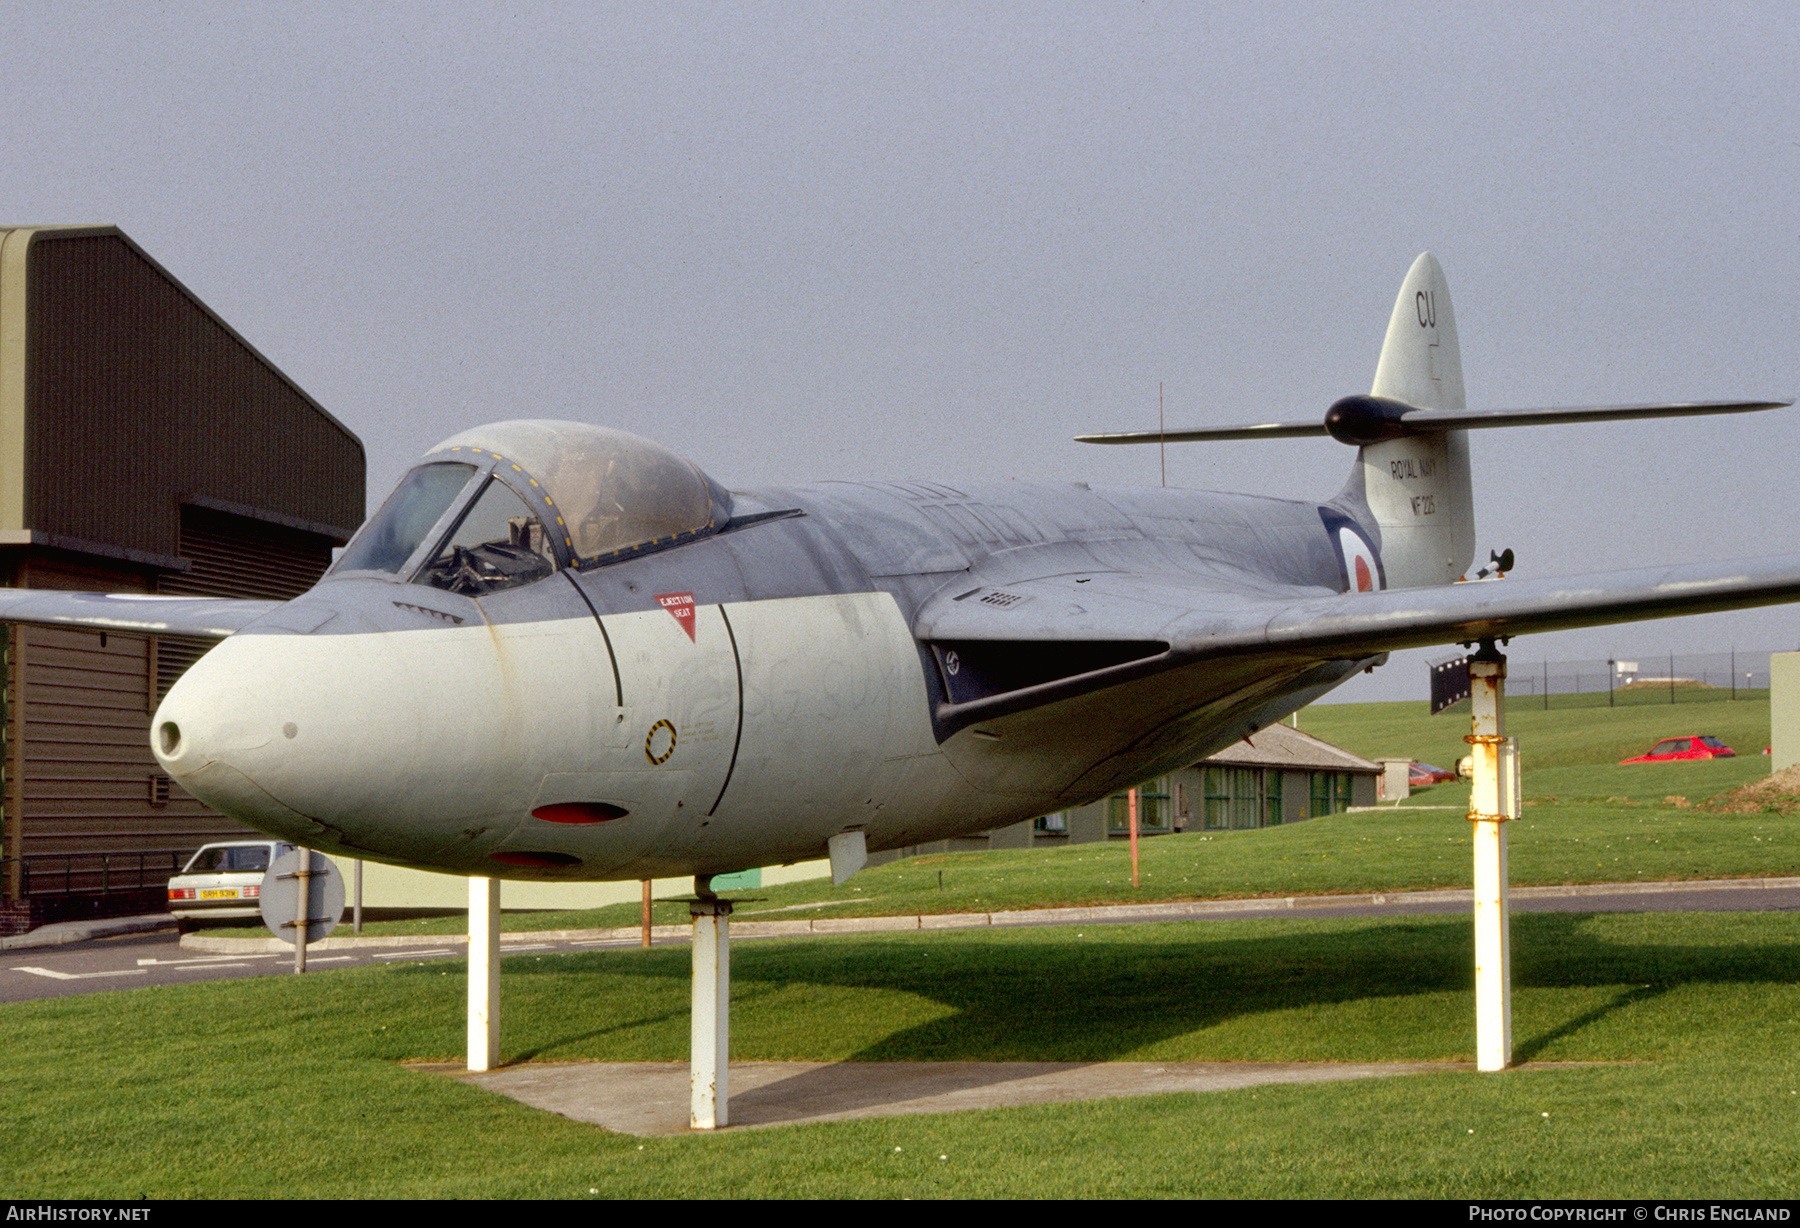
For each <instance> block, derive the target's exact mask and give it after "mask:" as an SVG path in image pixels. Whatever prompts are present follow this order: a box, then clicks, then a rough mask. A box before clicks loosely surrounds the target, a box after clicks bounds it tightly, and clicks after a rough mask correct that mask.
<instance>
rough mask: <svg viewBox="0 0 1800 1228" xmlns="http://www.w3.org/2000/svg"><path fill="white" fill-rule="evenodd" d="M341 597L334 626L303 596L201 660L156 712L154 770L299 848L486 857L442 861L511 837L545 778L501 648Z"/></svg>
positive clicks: (424, 861) (457, 629)
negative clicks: (383, 615) (387, 625)
mask: <svg viewBox="0 0 1800 1228" xmlns="http://www.w3.org/2000/svg"><path fill="white" fill-rule="evenodd" d="M331 596H334V597H337V600H338V603H339V606H340V607H341V608H338V609H336V610H335V611H334V612H330V613H325V614H324V617H317V615H318V614H319V613H323V612H324V611H326V610H327V609H329V607H328V606H326V605H323V604H322V603H321V602H320V599H318V598H308V599H302V601H303V602H304V603H306V609H305V610H304V611H303V610H300V609H299V608H297V606H296V607H284V610H289V611H290V613H289V614H287V615H285V616H284V617H285V621H282V622H272V623H259V624H255V625H253V626H251V627H248V628H246V629H245V630H243V631H241V632H239V633H238V634H236V635H234V636H231V637H230V638H229V639H227V640H225V641H224V642H222V643H221V644H219V645H218V646H217V647H216V648H214V649H213V650H212V651H211V652H209V653H207V654H206V655H205V656H203V657H202V658H200V660H199V661H197V662H195V663H194V665H193V666H192V667H191V668H189V670H188V671H187V672H186V673H185V674H183V675H182V676H181V678H180V679H179V680H178V681H177V682H176V683H175V685H174V686H173V687H171V688H170V689H169V693H168V695H167V697H165V698H164V700H163V702H162V705H161V707H159V708H158V709H157V713H156V716H155V718H154V720H153V722H152V725H151V732H150V740H151V749H152V750H153V751H154V753H155V755H156V758H157V760H158V761H159V762H160V763H161V764H162V767H163V769H164V770H165V771H166V772H168V774H169V776H170V777H171V778H172V779H174V780H175V781H176V782H177V783H179V784H180V786H181V787H182V788H183V789H185V790H186V791H187V792H188V793H190V794H192V795H193V796H194V797H195V798H197V799H199V800H200V801H201V802H203V803H205V804H206V805H207V806H210V807H212V808H213V809H215V810H218V811H220V812H221V813H223V814H227V815H230V816H231V817H232V818H234V819H237V820H239V821H240V822H243V823H247V824H249V825H250V826H252V827H256V828H259V829H260V830H262V831H266V832H269V833H271V834H274V835H279V836H283V837H285V838H288V839H291V840H294V841H295V842H296V843H301V844H306V845H309V846H311V847H314V848H332V847H344V848H347V849H350V850H353V851H355V852H358V853H361V854H364V855H369V856H374V857H379V858H382V859H386V860H392V861H401V862H414V863H417V864H421V865H447V864H456V865H461V864H462V862H463V861H464V860H470V859H473V858H476V857H485V855H486V854H485V852H484V851H483V852H479V853H476V852H469V853H468V854H467V856H466V857H465V856H464V855H463V854H462V853H456V854H454V855H451V854H446V852H445V850H446V849H457V850H462V849H470V848H480V849H485V848H486V847H487V845H489V844H491V843H493V842H496V841H498V840H500V839H501V838H503V837H504V836H505V835H506V834H507V833H508V832H510V831H511V830H512V828H513V827H516V826H517V825H518V824H519V823H520V822H521V821H522V820H523V817H524V815H525V814H526V813H527V812H528V811H529V802H530V798H531V792H532V790H533V789H534V788H535V787H536V785H537V782H538V781H540V780H541V779H542V777H543V771H544V769H543V766H542V764H541V763H538V762H537V756H536V755H535V754H534V753H533V751H534V747H535V746H536V743H535V742H532V741H529V740H527V741H524V742H522V741H521V739H522V738H524V737H526V735H524V734H522V733H521V732H520V730H519V728H518V722H517V721H516V720H515V719H514V717H515V715H516V713H517V710H518V706H517V705H516V704H513V703H509V702H508V701H507V699H506V698H505V696H506V694H507V684H508V679H509V677H510V674H509V672H508V670H507V669H506V668H504V667H503V663H502V659H501V655H500V654H499V653H498V652H497V651H496V648H495V644H494V639H493V637H492V636H491V635H490V634H489V632H488V629H487V628H486V627H485V625H482V624H479V623H476V624H474V625H469V626H463V625H456V624H448V625H445V624H444V623H443V622H442V620H434V621H433V622H432V623H431V624H428V625H427V626H425V627H424V628H423V629H418V630H402V631H391V630H385V629H382V628H381V626H380V625H379V624H378V623H375V622H374V620H375V619H376V618H377V617H378V615H379V614H380V610H379V607H378V606H376V605H375V603H373V602H371V603H369V607H368V608H365V607H364V606H361V605H358V604H357V600H358V595H357V594H355V593H349V594H346V595H343V596H338V595H336V594H332V595H331ZM378 596H379V597H380V600H381V604H391V600H390V599H391V594H389V593H387V592H385V591H384V592H382V593H380V594H378ZM370 610H372V611H373V612H370ZM278 613H279V612H278ZM303 614H305V615H306V616H305V617H302V615H303ZM326 622H329V623H330V625H329V626H328V627H326V626H324V624H325V623H326ZM315 624H316V625H315ZM320 628H322V629H320ZM539 706H540V707H542V706H543V705H539ZM539 741H541V739H540V740H539ZM534 773H535V774H534ZM447 856H448V857H449V861H448V862H447V861H446V857H447ZM459 859H460V860H459Z"/></svg>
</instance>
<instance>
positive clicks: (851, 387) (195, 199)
mask: <svg viewBox="0 0 1800 1228" xmlns="http://www.w3.org/2000/svg"><path fill="white" fill-rule="evenodd" d="M0 36H3V37H4V39H5V45H6V46H7V48H8V56H7V60H8V64H7V71H6V72H5V73H4V74H3V75H0V106H3V107H4V109H5V111H6V113H7V114H8V116H9V118H10V121H11V122H10V124H9V130H8V138H7V141H6V146H7V150H8V153H9V156H10V162H11V171H10V173H9V174H8V175H7V176H6V179H5V182H4V185H0V199H4V201H5V206H4V210H3V211H0V222H4V223H9V224H16V225H32V224H52V223H74V222H81V223H87V222H95V223H113V224H116V225H118V226H119V227H120V228H121V229H123V230H124V231H125V233H127V234H128V235H130V236H131V237H132V239H133V240H135V241H136V242H137V243H138V244H139V245H140V246H142V247H143V248H144V249H145V250H146V251H148V252H149V253H150V255H151V256H153V257H154V258H155V259H156V260H158V261H159V262H160V263H161V264H163V266H164V267H165V268H167V269H168V270H169V271H170V272H171V273H172V274H173V275H174V276H175V277H177V278H179V279H180V280H181V281H182V282H183V283H184V284H186V285H187V286H188V287H189V288H190V289H191V290H193V291H194V292H195V293H196V294H198V295H199V296H200V297H201V298H202V299H203V300H205V301H206V302H207V303H208V304H209V305H210V306H212V307H213V309H214V310H216V311H217V312H218V313H219V314H220V315H221V316H222V317H223V318H224V319H225V320H226V321H228V322H229V323H230V324H231V325H232V326H233V327H234V328H236V329H237V330H238V331H239V332H240V333H241V334H243V335H244V336H245V337H246V338H247V339H248V340H249V341H250V342H251V344H253V345H255V346H256V347H257V348H258V349H260V350H261V351H262V352H263V353H264V354H265V355H267V356H268V357H269V358H270V359H271V360H272V361H273V362H275V364H276V365H277V366H279V367H280V368H281V369H282V370H283V371H285V372H286V373H287V374H288V375H289V376H290V377H291V378H292V379H293V380H294V381H295V382H296V383H297V384H299V385H300V386H301V387H302V388H304V389H306V390H307V392H309V393H310V394H311V395H312V396H313V397H314V398H315V399H316V400H318V401H319V402H320V403H321V404H322V405H324V406H325V408H326V409H328V410H329V411H330V412H331V413H332V414H333V415H335V416H336V417H337V418H338V419H339V420H340V421H342V422H343V423H344V424H345V425H347V426H348V427H350V428H351V429H352V430H353V431H355V432H356V433H357V434H358V435H360V436H361V438H362V439H363V442H364V445H365V447H366V449H367V452H368V459H369V483H370V496H371V505H373V504H374V503H376V502H379V500H380V499H381V498H382V497H383V496H384V495H385V493H386V491H387V489H388V488H389V487H391V486H392V484H393V483H394V482H395V481H396V480H397V479H398V477H399V476H400V474H401V473H403V472H404V471H405V469H406V468H407V467H408V466H409V465H410V464H411V463H412V462H413V460H414V459H416V458H417V457H418V456H419V455H420V454H421V453H423V452H425V451H427V450H428V449H429V448H430V447H431V445H432V444H434V443H435V442H436V441H438V440H439V439H442V438H444V437H446V436H448V435H450V434H453V433H455V432H456V431H459V430H462V429H464V428H467V427H470V426H475V425H478V424H480V423H482V422H487V421H494V420H497V419H504V418H517V417H554V418H571V419H576V420H581V421H590V422H597V423H601V424H605V425H609V426H617V427H622V428H624V429H627V430H631V431H634V432H636V433H638V434H641V435H646V436H649V437H651V438H654V439H657V440H659V441H661V442H663V443H665V444H667V445H668V446H670V447H672V448H674V449H675V450H676V451H678V452H681V453H683V454H685V455H687V456H688V457H689V458H691V459H692V460H694V461H695V462H696V463H697V464H699V465H700V466H701V467H702V468H704V469H705V470H707V472H709V473H710V474H711V475H712V476H713V477H714V478H716V479H718V480H719V481H720V482H722V483H723V484H725V485H726V486H728V487H734V488H747V487H755V486H759V485H764V484H789V483H799V482H806V481H814V480H823V479H832V478H851V479H879V478H937V479H941V480H951V481H954V480H957V479H962V480H981V481H986V480H1019V481H1032V480H1047V481H1070V480H1083V481H1088V482H1091V483H1093V484H1094V485H1097V486H1100V485H1130V484H1152V485H1153V484H1156V483H1157V482H1158V481H1160V480H1161V476H1160V470H1159V462H1158V455H1157V450H1156V449H1155V448H1142V449H1135V448H1095V447H1091V446H1085V445H1080V444H1076V443H1074V442H1072V440H1071V437H1072V436H1073V435H1075V434H1078V433H1081V432H1083V431H1093V430H1122V429H1143V428H1149V427H1153V426H1155V424H1156V420H1157V410H1158V400H1159V396H1160V398H1161V400H1162V403H1163V405H1164V407H1165V413H1166V415H1167V421H1168V423H1169V425H1170V426H1171V427H1175V426H1180V425H1193V426H1203V425H1215V424H1224V423H1235V422H1250V421H1265V420H1270V419H1283V420H1290V419H1291V420H1300V419H1307V418H1312V417H1315V416H1322V415H1323V413H1324V410H1325V408H1326V407H1327V406H1328V405H1330V403H1331V402H1332V401H1334V400H1336V399H1337V398H1338V397H1341V396H1344V395H1347V394H1349V393H1353V392H1361V391H1367V389H1368V387H1369V383H1370V380H1371V379H1372V377H1373V374H1374V367H1375V359H1376V355H1377V353H1378V351H1379V347H1380V343H1381V338H1382V334H1383V331H1384V329H1385V326H1386V322H1387V317H1388V313H1389V311H1390V310H1391V308H1392V305H1393V301H1394V295H1395V292H1396V290H1397V289H1398V287H1399V284H1400V280H1401V278H1402V276H1403V275H1404V274H1405V272H1406V269H1407V267H1408V265H1409V264H1410V263H1411V261H1412V259H1413V257H1414V256H1416V255H1417V254H1418V253H1419V252H1420V251H1424V250H1430V251H1432V252H1434V253H1435V254H1436V255H1437V257H1438V258H1439V260H1440V261H1441V262H1442V263H1443V265H1444V268H1445V271H1446V273H1447V275H1448V279H1449V283H1450V286H1451V290H1452V293H1453V295H1454V299H1455V305H1456V314H1457V322H1458V327H1459V330H1460V334H1461V339H1462V347H1463V366H1464V372H1465V378H1466V383H1467V387H1468V394H1469V402H1470V404H1471V405H1472V406H1477V407H1511V406H1528V405H1559V404H1563V405H1587V404H1604V403H1611V402H1631V401H1658V400H1689V399H1725V398H1759V397H1769V398H1787V397H1792V396H1796V395H1800V356H1797V355H1796V353H1795V342H1796V339H1797V338H1800V298H1797V294H1800V242H1797V238H1800V216H1797V213H1796V206H1795V201H1796V199H1800V173H1797V172H1800V108H1796V107H1795V106H1794V92H1793V91H1794V81H1795V71H1796V68H1797V67H1800V22H1796V21H1795V20H1794V18H1793V14H1792V10H1791V8H1787V7H1784V6H1782V5H1778V4H1773V3H1768V4H1763V3H1752V4H1710V5H1698V4H1596V3H1582V4H1529V3H1528V4H1523V5H1520V6H1517V7H1516V8H1515V9H1513V10H1511V11H1509V12H1507V13H1505V14H1499V13H1496V12H1490V11H1464V8H1463V6H1454V5H1446V4H1409V3H1384V4H1379V5H1377V4H1348V3H1346V4H1331V3H1317V2H1315V3H1305V4H1280V3H1268V2H1264V3H1255V4H1229V3H1227V4H1215V5H1194V4H1181V3H1176V4H1161V3H1116V4H1107V3H1099V4H1058V3H1033V4H1015V3H1003V2H1002V3H982V4H977V3H966V4H954V3H942V4H907V3H890V4H881V5H863V4H856V3H847V2H843V0H839V2H835V3H829V4H807V3H799V2H794V0H788V2H784V3H781V4H757V3H742V4H731V5H721V4H705V3H690V4H681V3H669V2H667V0H662V2H660V3H648V4H638V3H616V4H612V3H609V4H590V3H583V4H550V3H536V4H534V3H519V4H506V5H499V4H494V3H492V2H491V0H488V2H483V3H461V2H458V0H438V2H435V3H432V4H429V5H427V4H382V3H370V2H369V0H358V2H357V3H355V4H336V3H309V2H308V0H289V2H286V3H280V4H259V3H223V2H219V3H158V4H150V3H144V2H143V0H132V2H130V3H81V2H79V0H73V2H65V3H63V4H59V5H55V6H50V5H44V4H41V3H35V2H33V3H18V2H13V0H0ZM1796 415H1800V409H1797V410H1785V411H1774V412H1772V413H1768V414H1761V415H1745V416H1738V417H1733V418H1710V419H1686V420H1669V421H1652V422H1642V423H1624V424H1609V425H1582V426H1570V427H1563V428H1535V429H1527V430H1510V431H1486V432H1480V433H1477V434H1476V435H1474V436H1473V438H1472V444H1473V452H1474V467H1475V475H1474V476H1475V489H1476V525H1477V542H1478V549H1479V551H1480V555H1481V557H1483V558H1485V557H1486V554H1487V552H1488V551H1489V550H1490V549H1495V550H1498V549H1503V548H1506V547H1512V548H1513V549H1514V550H1515V551H1516V553H1517V557H1518V567H1517V570H1516V571H1515V573H1514V574H1515V575H1518V576H1521V577H1527V576H1529V577H1538V576H1543V577H1548V576H1560V575H1572V574H1578V573H1583V572H1590V571H1597V570H1608V569H1615V568H1623V567H1637V566H1647V565H1651V564H1655V563H1664V562H1668V563H1676V562H1689V561H1701V560H1705V559H1710V558H1718V557H1737V556H1746V555H1765V554H1775V553H1786V552H1794V551H1800V524H1796V518H1795V515H1794V512H1793V506H1792V504H1793V499H1792V497H1791V494H1790V491H1791V489H1792V482H1793V473H1794V468H1795V459H1796V456H1795V452H1796V449H1795V443H1796V439H1797V438H1800V434H1797V431H1800V417H1797V416H1796ZM1351 459H1352V453H1351V452H1350V450H1349V449H1346V448H1344V447H1342V446H1341V445H1337V444H1335V443H1331V442H1329V441H1323V440H1297V441H1270V442H1256V443H1233V444H1198V445H1185V446H1181V447H1171V448H1170V449H1169V450H1168V456H1167V463H1168V481H1169V483H1170V484H1171V485H1181V486H1193V487H1202V488H1210V489H1221V490H1240V491H1247V492H1251V493H1259V494H1271V495H1279V496H1283V497H1289V498H1301V499H1315V500H1316V499H1324V498H1328V497H1330V496H1331V495H1332V494H1334V493H1335V492H1336V491H1337V490H1338V489H1339V487H1341V485H1342V484H1343V482H1344V479H1345V477H1346V476H1347V474H1348V472H1349V467H1350V461H1351ZM1734 645H1735V646H1736V647H1737V648H1739V649H1740V650H1753V651H1764V650H1768V649H1782V650H1791V649H1794V648H1800V610H1797V609H1795V608H1780V607H1777V608H1775V609H1772V610H1763V611H1745V612H1737V613H1730V614H1719V615H1711V616H1707V617H1705V618H1699V619H1677V620H1666V621H1663V622H1657V623H1643V624H1635V625H1630V626H1624V627H1616V628H1608V629H1601V630H1594V631H1586V632H1571V633H1561V634H1558V635H1549V636H1533V637H1529V638H1527V639H1521V640H1518V641H1515V642H1514V644H1513V646H1512V653H1513V659H1514V660H1515V662H1519V663H1520V668H1525V665H1524V663H1525V662H1527V661H1536V660H1539V659H1542V658H1544V657H1546V656H1547V657H1549V658H1550V659H1551V660H1559V659H1565V658H1575V657H1598V658H1607V657H1615V656H1627V655H1638V656H1645V657H1650V656H1655V655H1657V654H1660V653H1665V652H1669V651H1675V652H1711V651H1720V652H1723V651H1727V650H1728V649H1729V648H1731V647H1732V646H1734ZM1442 655H1444V654H1443V653H1437V652H1432V653H1405V654H1397V655H1396V656H1395V658H1394V660H1393V661H1392V662H1391V663H1390V664H1389V665H1388V666H1387V667H1386V668H1385V669H1384V670H1382V671H1379V672H1378V673H1377V674H1376V675H1375V676H1373V677H1369V678H1362V679H1358V680H1357V681H1356V682H1353V683H1351V684H1350V685H1348V686H1347V687H1345V688H1344V689H1343V690H1341V691H1339V692H1338V695H1339V697H1342V698H1346V699H1378V698H1379V699H1388V698H1410V697H1414V696H1422V695H1423V693H1424V688H1425V668H1424V664H1423V662H1424V660H1425V659H1426V658H1428V657H1433V658H1435V657H1439V656H1442Z"/></svg>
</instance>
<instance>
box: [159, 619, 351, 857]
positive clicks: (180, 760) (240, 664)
mask: <svg viewBox="0 0 1800 1228" xmlns="http://www.w3.org/2000/svg"><path fill="white" fill-rule="evenodd" d="M309 641H310V637H307V636H302V635H294V634H284V633H274V634H257V635H244V634H240V635H236V636H233V637H232V638H231V639H229V640H226V641H225V642H224V643H222V644H220V645H219V646H218V647H216V648H214V649H213V650H212V651H211V652H209V653H207V654H206V655H205V656H203V657H202V658H200V660H199V661H197V662H195V663H194V665H193V666H191V667H190V668H189V669H188V671H187V672H186V673H185V674H183V675H182V676H181V678H180V679H179V680H178V681H177V682H176V683H175V685H174V686H173V687H171V688H170V689H169V693H168V695H167V696H166V697H165V698H164V700H163V702H162V704H161V705H160V706H159V707H158V709H157V712H156V716H155V717H154V719H153V720H152V722H151V726H150V746H151V750H152V751H153V752H154V753H155V755H156V758H157V761H158V762H159V763H160V764H161V765H162V768H163V770H164V771H165V772H167V773H168V774H169V776H170V777H171V778H172V779H173V780H174V781H175V782H176V783H178V784H179V785H180V786H181V787H182V788H183V789H185V790H186V791H187V792H188V793H190V794H192V795H193V796H194V797H196V798H198V799H199V800H200V801H202V802H204V803H205V804H206V805H208V806H210V807H212V808H213V809H214V810H217V811H219V812H220V813H222V814H227V815H230V816H231V817H232V818H234V819H238V820H239V821H241V822H244V823H248V824H250V825H251V826H253V827H257V828H260V829H261V830H263V831H267V832H271V833H273V834H276V835H281V836H285V837H288V838H290V839H295V840H299V841H302V842H311V843H315V844H316V843H318V842H319V841H320V839H321V837H322V836H326V835H327V834H328V833H329V831H330V830H331V828H330V825H328V824H324V823H320V822H318V821H317V820H316V819H315V818H314V816H312V815H311V814H309V813H307V812H306V811H307V810H310V809H311V807H310V805H309V804H308V803H310V801H311V800H312V799H310V798H308V797H307V796H306V792H307V791H306V790H305V789H304V788H299V789H297V788H295V786H296V784H297V783H298V780H297V778H304V777H305V776H306V775H307V774H308V773H309V771H310V770H312V769H311V768H309V765H308V764H307V763H306V760H307V759H308V758H311V756H309V755H308V754H307V753H306V751H305V750H304V749H303V748H301V747H300V745H299V744H300V742H301V727H302V721H303V720H306V714H305V713H303V712H302V711H297V710H296V704H295V702H294V701H295V700H296V699H297V698H299V695H298V691H297V688H296V686H295V683H296V681H298V680H299V679H301V678H304V677H305V674H304V673H302V672H299V671H296V670H295V669H294V668H293V666H294V663H295V661H296V660H297V659H298V658H300V657H302V656H303V655H304V651H305V649H306V648H307V647H308V645H309ZM312 646H313V648H314V650H315V651H316V644H313V645H312ZM313 766H314V767H316V765H313ZM284 796H285V797H286V798H287V799H289V800H284Z"/></svg>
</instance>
